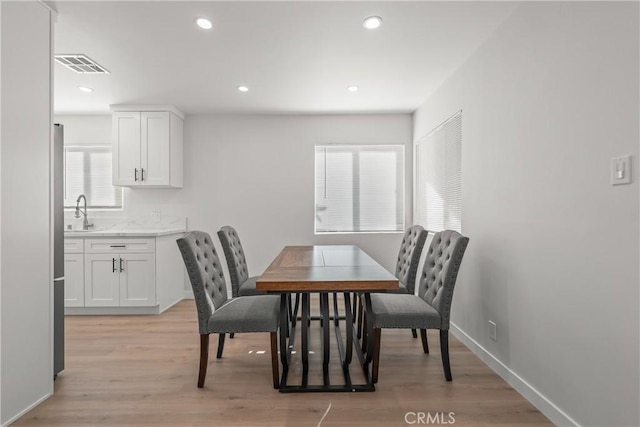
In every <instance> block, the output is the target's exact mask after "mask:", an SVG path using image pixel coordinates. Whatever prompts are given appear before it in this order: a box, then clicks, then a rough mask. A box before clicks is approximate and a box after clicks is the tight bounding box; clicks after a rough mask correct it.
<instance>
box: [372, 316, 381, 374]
mask: <svg viewBox="0 0 640 427" xmlns="http://www.w3.org/2000/svg"><path fill="white" fill-rule="evenodd" d="M373 335H374V339H375V343H376V344H375V350H374V355H373V366H372V367H371V369H372V372H371V382H372V383H374V384H375V383H377V382H378V369H379V367H380V336H381V335H382V329H380V328H375V329H374V333H373Z"/></svg>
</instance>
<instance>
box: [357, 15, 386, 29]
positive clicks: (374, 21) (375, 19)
mask: <svg viewBox="0 0 640 427" xmlns="http://www.w3.org/2000/svg"><path fill="white" fill-rule="evenodd" d="M380 25H382V18H380V17H379V16H370V17H368V18H367V19H365V20H364V21H363V22H362V26H363V27H365V28H366V29H367V30H374V29H376V28H378V27H379V26H380Z"/></svg>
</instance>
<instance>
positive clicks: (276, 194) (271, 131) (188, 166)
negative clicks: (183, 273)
mask: <svg viewBox="0 0 640 427" xmlns="http://www.w3.org/2000/svg"><path fill="white" fill-rule="evenodd" d="M55 120H56V121H57V122H60V123H62V124H64V125H65V143H66V144H81V143H84V142H87V141H89V140H92V141H94V143H95V142H101V141H103V140H104V139H105V138H107V137H108V135H110V132H111V127H110V126H111V119H110V116H67V115H60V116H56V117H55ZM411 123H412V121H411V115H409V114H399V115H334V116H311V115H201V116H188V117H187V118H186V120H185V135H184V136H185V140H184V170H185V172H184V188H183V189H142V190H140V189H125V198H124V205H125V213H124V214H125V215H128V216H136V215H149V214H150V213H151V211H152V210H156V209H160V210H161V211H162V215H172V216H185V217H187V218H188V221H189V228H190V229H201V230H205V231H208V232H209V233H211V234H212V235H215V233H216V232H217V230H218V229H219V228H220V227H221V226H223V225H227V224H229V225H232V226H234V227H236V229H237V230H238V233H239V234H240V237H241V239H242V244H243V247H244V249H245V252H246V255H247V262H248V264H249V273H250V274H251V275H259V274H260V273H262V271H264V269H265V268H266V267H267V266H268V264H269V263H270V262H271V261H272V260H273V258H274V257H275V256H276V255H277V253H278V252H279V251H280V249H281V248H282V247H283V246H285V245H292V244H322V243H325V244H333V243H335V244H340V243H345V244H346V243H355V244H357V245H360V246H361V247H362V248H363V249H364V250H366V251H367V252H368V253H369V254H370V255H371V256H373V257H374V258H375V259H377V260H378V261H379V262H381V263H383V265H385V266H386V267H387V268H389V269H394V268H395V258H396V257H397V253H398V248H399V245H400V240H401V235H399V234H366V235H339V236H315V235H314V233H313V228H314V224H313V219H314V200H313V198H314V145H316V144H326V143H345V144H362V143H365V144H405V145H406V156H407V159H406V165H405V168H406V169H405V175H406V186H405V188H406V190H405V192H406V197H405V199H406V209H405V210H406V218H407V220H406V222H407V224H409V223H410V220H411V203H410V195H411V194H412V189H411V188H412V187H411V184H412V183H411V176H412V175H411V174H412V171H411V165H412V159H411V149H410V147H411V132H412V128H411ZM111 215H113V214H111ZM187 287H188V289H190V285H189V284H187Z"/></svg>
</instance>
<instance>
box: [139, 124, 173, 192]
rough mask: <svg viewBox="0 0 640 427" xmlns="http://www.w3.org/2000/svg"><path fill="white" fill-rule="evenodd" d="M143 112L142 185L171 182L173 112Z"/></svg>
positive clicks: (167, 183)
mask: <svg viewBox="0 0 640 427" xmlns="http://www.w3.org/2000/svg"><path fill="white" fill-rule="evenodd" d="M141 114H142V129H141V135H142V137H141V141H142V145H141V148H142V169H143V176H141V179H142V185H163V186H166V185H170V184H171V173H170V172H171V138H170V136H171V127H170V120H171V116H170V115H171V113H169V112H148V113H141Z"/></svg>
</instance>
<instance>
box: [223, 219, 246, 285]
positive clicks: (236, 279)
mask: <svg viewBox="0 0 640 427" xmlns="http://www.w3.org/2000/svg"><path fill="white" fill-rule="evenodd" d="M218 238H219V239H220V244H221V245H222V250H223V251H224V256H225V258H226V259H227V266H228V267H229V278H230V279H231V292H232V293H233V297H234V298H235V297H237V296H238V295H239V290H240V286H242V284H243V283H244V282H246V281H247V279H248V278H249V269H248V268H247V259H246V258H245V256H244V251H243V250H242V244H241V243H240V236H238V233H237V232H236V230H235V229H234V228H233V227H230V226H228V225H225V226H224V227H222V228H221V229H220V231H218Z"/></svg>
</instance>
